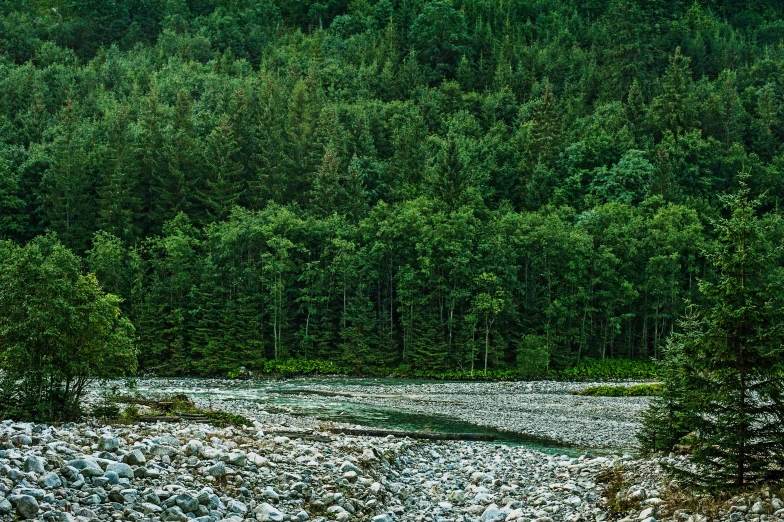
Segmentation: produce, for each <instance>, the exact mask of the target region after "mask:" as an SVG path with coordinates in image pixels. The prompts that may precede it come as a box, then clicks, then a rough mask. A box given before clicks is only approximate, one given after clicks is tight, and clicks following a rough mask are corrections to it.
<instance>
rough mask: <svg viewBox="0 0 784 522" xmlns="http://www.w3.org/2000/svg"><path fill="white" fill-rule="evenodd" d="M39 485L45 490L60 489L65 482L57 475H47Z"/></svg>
mask: <svg viewBox="0 0 784 522" xmlns="http://www.w3.org/2000/svg"><path fill="white" fill-rule="evenodd" d="M38 485H39V486H41V487H42V488H45V489H53V488H59V487H60V486H62V485H63V481H62V480H60V477H58V476H57V473H47V474H46V475H44V476H43V477H41V478H40V479H39V480H38Z"/></svg>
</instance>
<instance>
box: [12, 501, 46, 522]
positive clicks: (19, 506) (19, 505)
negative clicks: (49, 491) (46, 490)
mask: <svg viewBox="0 0 784 522" xmlns="http://www.w3.org/2000/svg"><path fill="white" fill-rule="evenodd" d="M8 500H9V501H11V503H12V504H14V507H15V508H16V512H17V513H19V516H20V517H22V518H26V519H30V518H35V517H37V516H38V509H39V507H38V501H37V500H36V499H35V498H33V497H31V496H30V495H13V496H11V497H8Z"/></svg>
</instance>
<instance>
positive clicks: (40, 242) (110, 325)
mask: <svg viewBox="0 0 784 522" xmlns="http://www.w3.org/2000/svg"><path fill="white" fill-rule="evenodd" d="M0 268H1V269H0V367H1V368H2V372H3V373H2V381H3V384H2V386H0V389H2V390H3V392H4V395H3V397H2V399H3V400H2V402H0V404H1V405H2V406H0V408H1V409H0V416H2V417H11V418H17V419H31V420H38V421H64V420H71V419H74V418H76V417H78V416H79V415H80V413H81V404H80V402H81V398H82V396H83V395H84V393H85V391H86V386H87V385H88V384H90V383H91V382H93V381H95V380H97V379H108V378H113V377H119V376H123V375H127V374H130V373H133V372H134V371H135V370H136V350H135V348H134V346H133V331H134V330H133V326H132V325H131V323H130V322H129V321H128V320H127V319H125V318H124V317H123V316H122V315H121V314H120V309H119V304H120V299H119V298H118V297H116V296H114V295H112V294H106V293H104V292H103V290H102V289H101V287H100V286H99V284H98V281H97V280H96V278H95V276H94V275H93V274H87V275H84V274H82V271H81V262H80V260H79V258H78V257H77V256H75V255H74V254H73V253H71V252H70V251H69V250H68V249H67V248H65V247H64V246H63V245H62V244H60V243H59V242H58V241H57V239H56V238H55V237H54V236H53V235H51V234H50V235H46V236H41V237H39V238H36V239H34V240H32V241H31V242H29V243H28V244H27V245H26V246H24V247H19V246H17V245H14V244H12V243H8V242H6V243H3V244H0Z"/></svg>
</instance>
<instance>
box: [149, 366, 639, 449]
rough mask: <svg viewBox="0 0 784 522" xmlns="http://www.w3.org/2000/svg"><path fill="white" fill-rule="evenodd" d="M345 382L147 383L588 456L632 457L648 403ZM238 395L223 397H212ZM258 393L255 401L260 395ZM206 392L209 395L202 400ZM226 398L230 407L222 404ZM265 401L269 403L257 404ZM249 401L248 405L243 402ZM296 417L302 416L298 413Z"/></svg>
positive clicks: (460, 385)
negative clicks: (418, 417)
mask: <svg viewBox="0 0 784 522" xmlns="http://www.w3.org/2000/svg"><path fill="white" fill-rule="evenodd" d="M359 382H361V384H352V383H351V381H346V380H343V379H329V378H325V379H318V378H316V379H313V378H303V379H290V380H287V381H285V382H282V383H270V382H265V381H261V382H260V383H255V382H251V383H247V382H242V381H228V382H227V381H225V380H212V379H147V380H142V381H139V387H140V388H141V389H143V390H145V391H154V390H167V392H168V393H174V392H182V393H185V394H187V395H188V396H189V397H192V398H194V399H195V400H197V402H199V403H200V404H202V405H205V406H207V405H210V406H215V405H217V406H218V407H220V408H221V409H232V410H237V411H238V412H241V413H244V414H253V413H254V411H258V410H257V408H259V407H262V408H264V407H265V406H272V407H273V409H275V405H276V404H277V403H276V402H275V401H274V399H275V398H276V397H278V398H279V397H280V396H281V394H282V393H283V392H284V391H286V392H289V393H291V392H296V393H297V394H299V395H298V396H299V397H301V398H303V399H308V400H312V401H317V400H318V399H319V398H322V399H323V394H328V395H329V400H330V401H332V402H334V401H341V402H345V403H353V404H362V405H366V406H373V407H382V408H387V409H392V410H397V411H408V412H418V413H423V414H428V415H433V416H449V417H453V418H456V419H460V420H463V421H466V422H469V423H472V424H476V425H479V426H486V427H490V428H495V429H498V430H502V431H508V432H513V433H522V434H526V435H530V436H535V437H542V438H546V439H549V440H552V441H554V442H557V443H562V444H567V445H573V446H576V447H582V448H591V449H594V448H609V449H613V450H615V451H617V452H620V453H623V452H632V453H633V449H634V447H635V446H636V440H635V433H636V432H637V430H638V428H639V416H640V413H641V412H642V411H643V410H645V408H646V407H647V405H648V398H647V397H585V396H579V395H573V394H572V392H575V391H578V390H581V389H584V388H586V387H589V386H593V385H596V384H601V383H569V382H554V381H534V382H433V381H417V382H402V383H400V382H394V383H392V382H391V381H390V380H384V379H379V380H370V379H364V380H361V381H359ZM227 387H228V389H229V390H230V392H229V393H228V394H225V395H217V394H213V393H209V390H217V389H222V390H226V389H227ZM254 390H255V391H258V392H259V393H258V395H254V394H253V393H252V392H253V391H254ZM198 391H202V392H204V391H207V393H199V392H198ZM221 397H222V398H223V399H221ZM257 397H261V398H257ZM240 398H246V399H248V400H244V401H243V400H237V399H240ZM295 409H296V408H295Z"/></svg>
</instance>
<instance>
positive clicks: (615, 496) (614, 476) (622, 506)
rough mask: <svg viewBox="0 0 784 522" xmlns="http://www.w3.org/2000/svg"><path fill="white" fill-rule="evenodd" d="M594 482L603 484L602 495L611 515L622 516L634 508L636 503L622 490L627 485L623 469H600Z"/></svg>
mask: <svg viewBox="0 0 784 522" xmlns="http://www.w3.org/2000/svg"><path fill="white" fill-rule="evenodd" d="M596 482H597V483H598V484H603V485H604V491H603V492H602V496H603V497H604V498H605V499H606V500H607V507H608V509H609V511H610V515H611V516H622V515H625V514H626V513H628V512H629V511H631V510H632V509H634V508H636V507H637V505H638V503H637V502H635V501H634V500H631V499H630V498H628V497H627V496H626V495H624V494H623V493H624V491H625V490H626V488H628V487H629V483H628V482H627V481H626V477H624V475H623V470H622V469H620V468H615V469H608V470H605V471H602V472H601V473H600V474H599V475H598V476H597V477H596Z"/></svg>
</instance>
